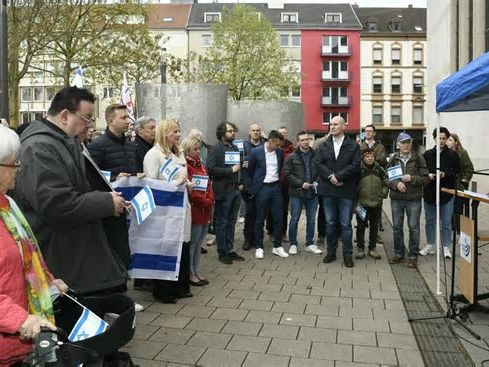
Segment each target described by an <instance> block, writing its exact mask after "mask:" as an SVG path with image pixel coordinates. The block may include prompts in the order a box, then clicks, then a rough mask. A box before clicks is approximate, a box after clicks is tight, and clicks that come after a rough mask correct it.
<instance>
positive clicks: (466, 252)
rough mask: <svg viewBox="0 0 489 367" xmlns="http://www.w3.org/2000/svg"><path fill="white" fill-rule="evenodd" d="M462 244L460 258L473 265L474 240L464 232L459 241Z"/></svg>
mask: <svg viewBox="0 0 489 367" xmlns="http://www.w3.org/2000/svg"><path fill="white" fill-rule="evenodd" d="M458 243H459V244H460V257H461V258H462V259H464V260H465V261H467V262H468V263H469V264H471V263H472V254H471V252H472V239H471V238H470V236H469V235H467V234H466V233H464V232H460V238H459V240H458Z"/></svg>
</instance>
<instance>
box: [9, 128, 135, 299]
mask: <svg viewBox="0 0 489 367" xmlns="http://www.w3.org/2000/svg"><path fill="white" fill-rule="evenodd" d="M21 142H22V145H21V149H20V154H19V159H20V160H21V161H22V170H21V171H20V172H19V173H18V174H17V180H16V187H15V191H14V197H15V200H16V202H17V204H18V205H19V207H20V208H21V210H22V212H23V213H24V215H25V216H26V218H27V220H28V222H29V224H30V226H31V227H32V230H33V231H34V234H35V235H36V237H37V239H38V241H39V245H40V248H41V251H42V253H43V256H44V259H45V261H46V264H47V266H48V268H49V269H50V271H51V273H52V274H53V275H54V276H55V277H56V278H61V279H63V280H64V281H65V282H66V283H67V284H68V285H69V286H70V287H71V288H73V289H75V290H76V291H78V292H79V293H89V292H96V291H101V290H106V289H109V288H114V287H120V286H123V285H124V284H125V271H124V269H123V266H122V265H121V264H120V263H119V262H118V261H117V260H116V257H115V256H114V254H113V252H112V250H111V248H110V246H109V243H108V240H107V236H106V234H105V232H104V228H103V226H102V219H103V218H106V217H111V216H113V215H114V204H113V200H112V197H111V194H110V193H109V192H100V191H93V189H92V187H91V186H90V184H89V183H88V181H87V179H86V169H85V161H84V158H83V156H82V153H81V146H80V144H79V142H78V141H77V139H76V138H74V137H72V136H69V135H67V134H66V133H65V132H63V130H61V129H60V128H58V127H57V126H56V125H54V124H52V123H51V122H49V121H47V120H44V121H42V122H35V123H33V124H31V126H29V128H28V129H26V130H25V131H24V132H23V134H22V135H21Z"/></svg>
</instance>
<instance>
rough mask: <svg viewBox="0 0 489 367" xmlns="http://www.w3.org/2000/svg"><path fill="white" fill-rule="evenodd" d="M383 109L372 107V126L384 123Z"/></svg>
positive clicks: (376, 106)
mask: <svg viewBox="0 0 489 367" xmlns="http://www.w3.org/2000/svg"><path fill="white" fill-rule="evenodd" d="M383 115H384V108H383V107H382V106H381V105H375V106H373V107H372V122H373V123H374V124H382V123H383V121H384V117H383Z"/></svg>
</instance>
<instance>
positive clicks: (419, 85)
mask: <svg viewBox="0 0 489 367" xmlns="http://www.w3.org/2000/svg"><path fill="white" fill-rule="evenodd" d="M413 93H418V94H422V93H423V77H422V76H416V75H415V76H414V77H413Z"/></svg>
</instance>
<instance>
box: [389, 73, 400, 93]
mask: <svg viewBox="0 0 489 367" xmlns="http://www.w3.org/2000/svg"><path fill="white" fill-rule="evenodd" d="M391 93H392V94H400V93H401V77H400V76H392V77H391Z"/></svg>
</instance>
